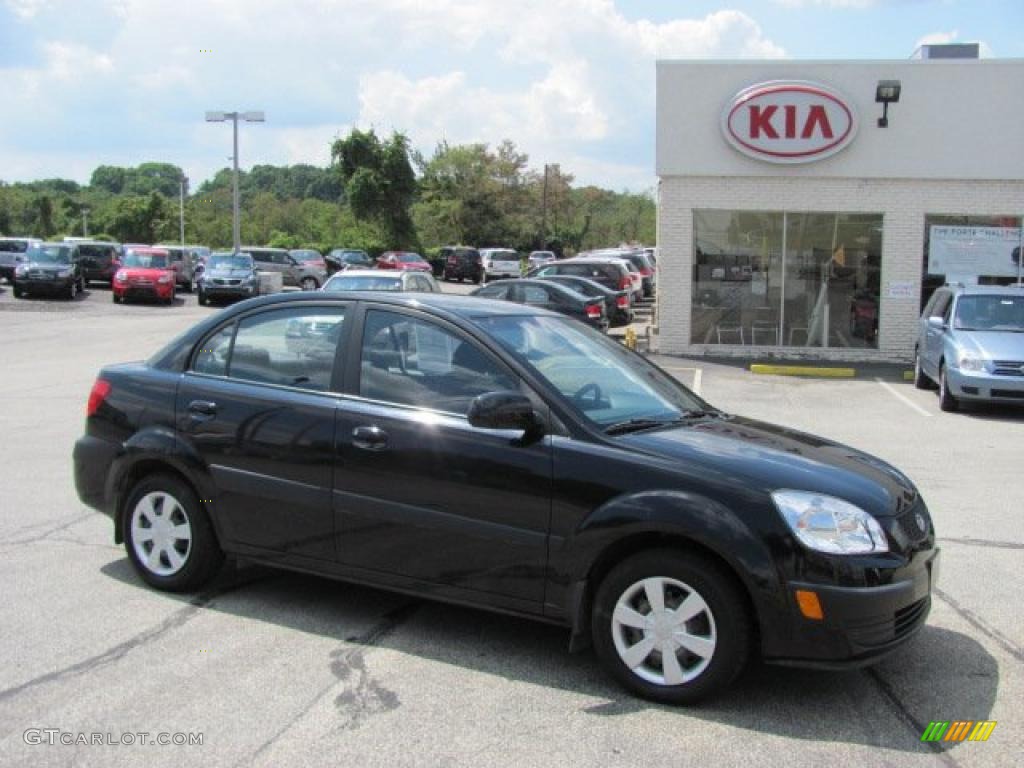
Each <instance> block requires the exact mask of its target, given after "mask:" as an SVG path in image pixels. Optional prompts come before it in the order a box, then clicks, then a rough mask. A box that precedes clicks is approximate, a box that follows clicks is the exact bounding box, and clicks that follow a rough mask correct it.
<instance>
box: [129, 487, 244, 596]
mask: <svg viewBox="0 0 1024 768" xmlns="http://www.w3.org/2000/svg"><path fill="white" fill-rule="evenodd" d="M124 532H125V536H124V544H125V549H126V550H127V551H128V557H129V559H130V560H131V562H132V565H133V566H134V568H135V570H136V571H137V572H138V574H139V575H140V576H141V577H142V578H143V580H144V581H146V582H147V583H148V584H151V585H152V586H154V587H156V588H158V589H163V590H168V591H172V592H181V591H188V590H192V589H197V588H198V587H201V586H202V585H203V584H204V583H206V582H207V581H209V580H210V579H211V578H212V577H213V576H214V575H215V574H216V572H217V570H218V569H219V568H220V566H221V563H222V562H223V560H224V554H223V552H221V549H220V545H219V544H218V543H217V537H216V536H215V535H214V532H213V526H212V524H211V523H210V519H209V517H208V516H207V514H206V512H205V510H203V509H202V508H201V506H200V502H199V499H198V498H197V497H196V494H195V492H194V491H193V490H192V489H191V488H190V487H189V486H188V485H187V484H186V483H184V482H183V481H182V480H180V479H179V478H177V477H175V476H173V475H167V474H162V473H161V474H153V475H149V476H147V477H144V478H143V479H142V480H141V481H139V482H138V483H137V484H136V485H135V487H134V488H133V489H132V492H131V494H130V495H129V497H128V503H127V504H126V505H125V526H124Z"/></svg>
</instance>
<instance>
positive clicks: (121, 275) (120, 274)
mask: <svg viewBox="0 0 1024 768" xmlns="http://www.w3.org/2000/svg"><path fill="white" fill-rule="evenodd" d="M114 279H115V280H117V282H119V283H123V282H124V281H125V280H127V279H128V273H127V272H125V271H124V270H123V269H119V270H117V272H116V273H115V274H114Z"/></svg>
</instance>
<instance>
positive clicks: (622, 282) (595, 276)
mask: <svg viewBox="0 0 1024 768" xmlns="http://www.w3.org/2000/svg"><path fill="white" fill-rule="evenodd" d="M551 275H572V276H573V277H586V278H589V279H590V280H593V281H594V282H595V283H600V284H601V285H603V286H604V287H605V288H609V289H611V290H613V291H627V292H632V290H633V280H632V278H630V276H629V270H628V269H627V268H626V265H625V263H623V262H621V261H609V260H608V259H586V258H575V259H566V260H564V261H556V262H554V263H553V264H547V265H545V266H543V267H540V268H538V269H533V270H530V273H529V275H528V276H529V277H550V276H551Z"/></svg>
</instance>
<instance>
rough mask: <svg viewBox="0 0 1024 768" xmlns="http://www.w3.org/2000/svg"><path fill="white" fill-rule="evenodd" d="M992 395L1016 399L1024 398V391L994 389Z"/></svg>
mask: <svg viewBox="0 0 1024 768" xmlns="http://www.w3.org/2000/svg"><path fill="white" fill-rule="evenodd" d="M992 397H1008V398H1012V399H1014V400H1024V391H1022V390H1019V389H993V390H992Z"/></svg>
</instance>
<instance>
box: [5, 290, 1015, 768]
mask: <svg viewBox="0 0 1024 768" xmlns="http://www.w3.org/2000/svg"><path fill="white" fill-rule="evenodd" d="M444 287H445V290H446V291H447V290H452V289H455V290H459V291H461V292H468V290H469V289H470V286H469V285H464V286H461V287H460V288H457V289H456V287H455V286H452V285H449V284H445V286H444ZM215 311H217V310H216V309H211V308H205V307H199V306H198V305H197V304H196V302H195V298H194V297H193V296H187V295H185V296H182V295H179V298H178V301H177V303H176V305H175V306H173V307H160V306H155V305H154V306H144V305H130V306H115V305H114V304H112V302H111V301H110V294H109V291H108V290H107V289H106V288H100V287H96V286H94V287H92V288H91V290H90V291H89V292H88V293H87V294H86V295H84V296H83V297H80V298H79V299H78V300H77V301H75V302H74V303H68V302H65V301H61V300H26V301H16V300H14V299H13V297H12V295H11V291H10V288H9V287H8V286H6V285H5V286H3V287H2V288H0V324H2V329H3V344H4V357H3V374H2V381H3V393H4V409H3V416H2V419H0V424H2V440H0V467H2V478H3V491H2V492H0V493H2V497H3V503H2V504H0V525H2V529H0V530H2V534H0V551H2V555H3V556H2V558H0V583H3V585H4V591H3V594H4V599H3V600H2V602H0V627H2V628H3V631H2V632H0V648H2V658H3V659H4V662H5V663H4V664H3V665H2V666H0V765H4V766H6V765H10V766H23V765H96V766H122V765H124V766H131V765H137V764H139V763H140V762H141V761H142V760H145V761H146V762H147V764H149V765H154V766H163V765H167V766H171V765H174V766H177V765H180V764H183V763H184V764H191V763H200V762H201V763H202V764H203V765H208V766H232V765H260V766H264V765H265V766H277V765H296V766H297V765H331V766H337V765H346V764H348V765H358V766H467V767H468V766H473V767H475V766H492V765H494V766H504V765H515V766H641V765H642V766H689V765H694V766H697V765H699V766H707V765H738V764H756V765H780V766H781V765H785V766H807V767H808V768H810V766H819V765H821V764H822V763H832V764H837V763H838V764H844V765H864V766H882V765H900V766H904V765H961V766H1010V765H1014V766H1016V765H1018V764H1019V761H1020V756H1021V754H1024V728H1022V727H1021V721H1020V717H1021V716H1020V714H1019V713H1020V711H1021V709H1020V708H1021V704H1022V702H1024V617H1022V616H1024V615H1022V612H1021V610H1020V604H1019V602H1018V601H1019V595H1020V594H1021V593H1022V591H1024V569H1022V565H1024V558H1022V554H1024V533H1022V526H1021V522H1020V520H1021V514H1022V510H1024V483H1022V482H1021V476H1022V469H1024V449H1022V447H1021V446H1022V440H1021V437H1022V435H1024V410H1019V411H1006V410H1000V409H994V408H985V409H975V410H969V411H967V412H965V413H962V414H945V413H942V412H941V411H940V410H939V407H938V403H937V400H936V397H935V394H934V393H932V392H920V391H917V390H915V389H913V387H912V386H911V384H910V383H909V382H903V381H897V380H876V379H874V378H865V379H856V380H849V381H819V380H795V379H786V378H777V377H770V376H754V375H751V374H750V373H748V372H746V371H744V370H742V369H740V368H737V367H730V366H726V365H719V364H709V363H704V362H694V361H688V360H681V359H670V358H660V359H659V362H662V363H663V364H664V365H666V366H667V367H669V369H670V370H671V371H672V373H674V374H675V375H677V376H678V377H679V378H680V379H681V380H682V381H684V382H685V383H686V384H688V385H690V386H694V387H695V388H697V389H699V391H700V393H701V394H702V395H703V396H704V397H705V398H707V399H708V400H710V401H711V402H712V403H713V404H715V405H717V406H719V407H722V408H724V409H726V410H729V411H733V412H736V413H741V414H744V415H747V416H752V417H756V418H762V419H765V420H768V421H773V422H777V423H782V424H786V425H789V426H792V427H795V428H797V429H802V430H807V431H810V432H814V433H817V434H821V435H823V436H827V437H829V438H833V439H836V440H839V441H842V442H846V443H849V444H851V445H853V446H856V447H858V448H861V449H864V450H867V451H869V452H872V453H874V454H876V455H878V456H880V457H881V458H883V459H886V460H888V461H891V462H892V463H894V464H895V465H896V466H898V467H900V468H901V469H903V470H904V471H905V472H906V473H907V474H908V475H909V476H910V477H911V478H912V479H913V480H914V481H915V482H916V483H917V485H918V486H919V487H920V488H921V490H922V492H923V493H924V495H925V498H926V500H927V501H928V503H929V506H930V508H931V511H932V514H933V516H934V519H935V525H936V528H937V530H938V533H939V541H940V545H941V546H942V549H943V563H942V574H941V577H940V582H939V584H938V590H937V592H936V598H935V600H934V605H933V609H932V613H931V617H930V618H929V621H928V625H927V627H926V628H925V629H924V631H923V632H922V633H921V634H920V635H919V636H918V637H917V639H916V640H915V641H914V642H912V643H910V644H909V645H907V646H905V647H904V648H903V649H901V650H900V651H899V652H898V653H897V654H896V655H894V656H892V657H890V658H889V659H887V660H886V661H884V662H883V663H881V664H879V665H878V666H876V667H874V668H871V669H868V670H862V671H854V672H844V673H827V672H813V671H805V670H797V669H784V668H776V667H769V666H763V665H754V666H752V667H751V668H750V669H748V671H747V672H746V673H745V674H744V675H743V676H742V678H741V679H740V680H739V682H738V684H736V685H735V686H734V687H733V688H732V689H731V690H730V691H729V692H728V693H727V694H725V695H724V696H722V697H720V698H717V699H714V700H712V701H710V702H708V703H706V704H704V705H702V706H700V707H698V708H691V709H672V708H668V707H662V706H658V705H654V704H650V703H648V702H645V701H642V700H639V699H635V698H633V697H631V696H629V695H627V694H625V693H623V692H622V691H621V690H620V689H619V688H617V687H616V686H615V685H614V684H612V683H611V682H610V681H609V680H608V679H606V678H605V676H604V675H603V673H602V672H601V671H600V669H599V668H598V664H597V661H596V659H595V658H594V656H593V654H592V653H591V652H589V651H588V652H584V653H581V654H578V655H569V654H568V652H567V645H568V642H567V641H568V636H567V633H565V632H564V631H561V630H559V629H556V628H551V627H547V626H543V625H538V624H533V623H530V622H527V621H522V620H519V619H513V618H508V617H503V616H498V615H491V614H487V613H483V612H478V611H473V610H469V609H463V608H457V607H451V606H446V605H441V604H436V603H431V602H428V601H424V600H418V599H412V598H408V597H405V596H401V595H394V594H390V593H386V592H382V591H377V590H373V589H368V588H364V587H354V586H349V585H345V584H339V583H335V582H331V581H327V580H324V579H321V578H315V577H310V576H303V575H298V574H291V573H283V572H275V571H272V570H269V569H264V568H256V567H241V568H227V569H225V572H224V573H223V574H222V576H221V577H220V578H219V579H218V581H217V583H216V584H215V585H214V586H212V587H211V588H210V589H208V590H207V591H205V592H203V593H202V594H198V595H193V596H174V595H168V594H162V593H158V592H155V591H153V590H151V589H149V588H147V587H145V586H144V585H143V583H142V582H141V581H140V580H139V579H138V578H136V577H135V575H134V573H133V572H132V570H131V567H130V565H129V563H128V561H127V559H126V557H125V554H124V551H123V549H122V548H120V547H118V546H115V545H114V544H113V541H112V528H111V524H110V521H109V520H108V519H107V518H105V517H103V516H102V515H100V514H98V513H95V512H92V511H91V510H89V509H88V508H86V507H84V506H83V505H82V504H81V503H80V502H79V500H78V498H77V496H76V494H75V491H74V487H73V483H72V476H71V448H72V444H73V442H74V440H75V439H76V438H77V437H78V436H79V435H80V434H81V431H82V421H83V414H84V407H85V401H86V397H87V395H88V392H89V388H90V386H91V384H92V381H93V379H94V377H95V374H96V372H97V370H98V368H99V367H100V366H102V365H103V364H105V363H109V362H116V361H122V360H131V359H138V358H141V357H144V356H147V355H148V354H150V353H151V352H153V351H154V350H155V349H156V348H158V347H159V346H161V345H162V344H163V343H164V342H166V341H167V340H168V339H169V338H170V337H171V336H172V335H174V334H176V333H177V332H178V331H180V330H183V329H184V328H186V327H188V326H189V325H191V324H192V323H194V322H196V321H197V320H199V319H200V318H202V317H205V316H207V315H208V314H209V313H210V312H215ZM932 720H975V721H977V720H995V721H998V725H997V726H996V728H995V730H994V731H993V732H992V735H991V737H990V739H989V740H988V741H987V742H985V743H969V742H965V743H961V744H957V745H953V746H942V747H937V746H935V745H930V744H924V743H922V742H921V741H920V736H921V732H922V730H923V729H924V727H925V726H926V725H927V724H928V723H929V721H932ZM28 729H59V730H60V731H62V732H68V733H74V734H77V733H80V732H85V733H102V734H105V735H109V738H113V739H115V740H116V739H122V738H123V737H124V735H125V734H138V733H142V732H145V733H148V734H152V735H153V736H155V735H156V734H157V733H193V734H195V733H201V734H202V739H203V743H202V745H201V746H198V745H192V746H188V745H166V746H154V745H149V744H147V745H145V746H142V745H139V744H138V743H136V744H133V745H124V744H117V745H103V746H96V745H92V746H81V745H79V746H74V745H71V746H64V745H60V744H57V745H53V746H51V745H47V744H38V745H37V744H29V743H26V738H25V733H26V731H27V730H28ZM104 738H108V737H107V736H105V737H104ZM136 738H138V737H136ZM29 740H31V739H29ZM1014 755H1017V757H1014Z"/></svg>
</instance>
